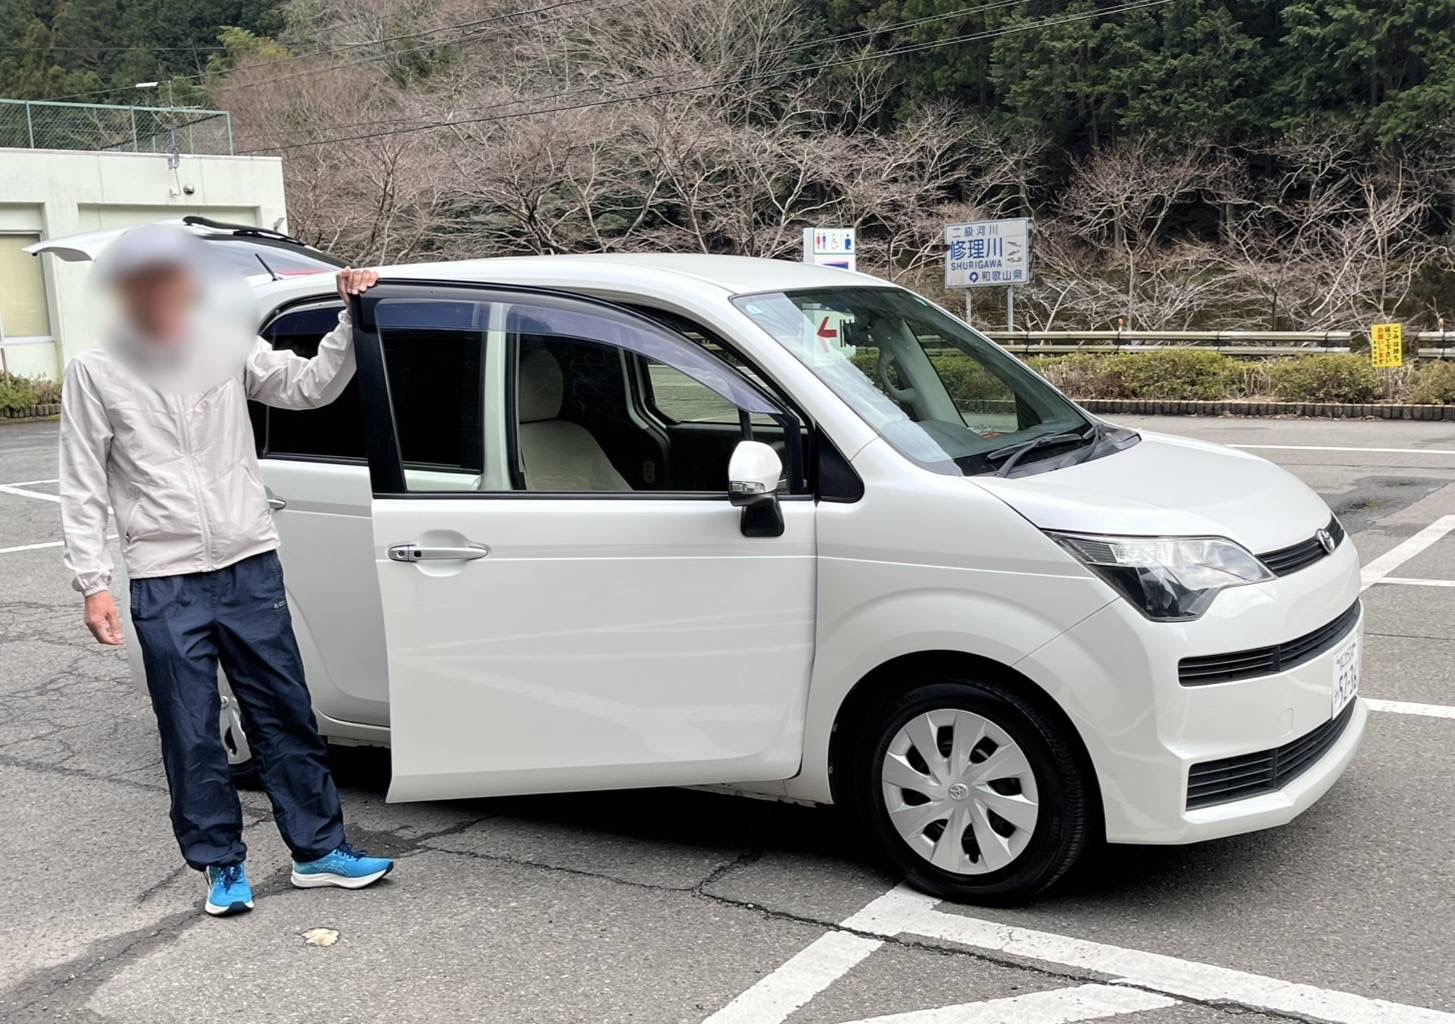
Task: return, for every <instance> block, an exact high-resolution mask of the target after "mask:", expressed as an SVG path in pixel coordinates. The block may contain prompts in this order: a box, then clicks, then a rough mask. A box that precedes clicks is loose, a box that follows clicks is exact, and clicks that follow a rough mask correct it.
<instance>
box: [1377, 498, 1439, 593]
mask: <svg viewBox="0 0 1455 1024" xmlns="http://www.w3.org/2000/svg"><path fill="white" fill-rule="evenodd" d="M1451 530H1455V515H1450V516H1441V517H1440V518H1439V519H1436V520H1435V521H1434V522H1433V523H1431V524H1430V525H1429V526H1427V527H1425V528H1424V529H1423V530H1421V531H1420V532H1419V533H1417V534H1415V535H1414V536H1413V537H1406V538H1405V539H1404V540H1402V541H1400V542H1399V543H1398V544H1396V545H1395V546H1394V547H1393V548H1391V549H1390V550H1388V551H1386V552H1385V553H1384V554H1382V555H1380V556H1379V557H1378V558H1376V559H1374V561H1372V562H1370V563H1369V564H1368V565H1366V566H1364V568H1362V569H1360V570H1359V589H1360V590H1368V589H1369V588H1370V587H1372V586H1374V584H1376V583H1378V582H1380V581H1381V580H1382V579H1384V578H1385V577H1386V576H1388V575H1389V574H1390V573H1392V572H1394V570H1396V569H1398V568H1399V567H1400V566H1401V565H1403V564H1404V563H1406V562H1408V561H1409V560H1410V559H1411V558H1414V557H1415V556H1416V555H1418V554H1419V553H1420V552H1421V551H1423V550H1425V548H1427V547H1429V546H1430V545H1431V544H1433V543H1435V541H1437V540H1439V539H1440V538H1441V537H1443V536H1445V534H1447V533H1449V532H1450V531H1451Z"/></svg>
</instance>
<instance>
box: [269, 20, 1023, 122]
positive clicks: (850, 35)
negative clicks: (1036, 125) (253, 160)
mask: <svg viewBox="0 0 1455 1024" xmlns="http://www.w3.org/2000/svg"><path fill="white" fill-rule="evenodd" d="M628 2H630V0H628ZM1026 2H1027V0H990V2H988V3H981V4H975V5H973V6H970V7H961V8H959V9H958V10H954V11H946V12H945V13H943V14H935V15H930V16H928V17H924V18H916V19H914V20H912V21H903V22H899V23H897V24H891V25H881V26H879V27H878V28H872V29H860V30H857V31H854V32H844V33H841V34H840V35H836V36H826V37H825V38H823V39H815V40H811V41H808V42H804V43H795V44H794V45H792V46H785V47H782V48H780V49H776V50H769V51H768V52H766V53H764V54H762V56H763V57H764V58H772V57H780V56H783V55H785V54H790V53H798V52H801V51H803V50H807V49H816V48H818V47H821V46H828V45H830V44H833V43H840V42H846V41H849V40H853V39H859V38H862V37H864V36H871V35H884V34H887V33H890V32H901V31H903V30H904V29H907V28H917V27H919V26H921V25H926V24H929V23H931V22H936V21H946V20H948V19H951V18H957V17H968V16H969V15H972V14H980V13H983V12H985V11H990V10H997V9H1000V8H1004V7H1017V6H1019V5H1021V4H1024V3H1026ZM614 6H617V7H620V6H623V4H616V5H614ZM604 9H605V10H610V9H611V8H604ZM683 75H684V72H682V71H680V70H679V71H667V72H662V73H660V74H655V75H645V76H643V77H640V78H634V79H631V80H629V81H625V82H608V83H605V84H602V85H585V86H577V87H576V88H574V89H565V90H562V91H560V92H553V93H545V94H544V95H541V96H531V97H524V98H521V99H514V100H506V101H504V102H501V103H490V104H485V105H482V106H475V107H461V108H460V109H459V110H456V111H453V114H456V115H458V114H464V113H473V112H477V111H486V110H499V109H501V108H503V107H512V106H519V105H520V104H522V103H540V102H544V101H546V100H557V99H564V98H565V97H567V96H579V95H581V94H582V93H588V92H595V91H598V90H603V89H619V88H621V87H623V86H628V85H644V84H646V83H647V82H657V81H663V80H670V79H675V78H681V77H683ZM406 119H407V117H406V115H400V116H398V117H387V118H375V119H372V120H368V121H347V122H343V123H334V124H315V125H300V126H298V127H296V128H287V129H282V131H284V132H307V131H320V130H327V129H342V128H363V127H368V126H370V125H380V124H397V123H398V122H400V121H403V120H406ZM276 133H277V132H276V130H275V134H276Z"/></svg>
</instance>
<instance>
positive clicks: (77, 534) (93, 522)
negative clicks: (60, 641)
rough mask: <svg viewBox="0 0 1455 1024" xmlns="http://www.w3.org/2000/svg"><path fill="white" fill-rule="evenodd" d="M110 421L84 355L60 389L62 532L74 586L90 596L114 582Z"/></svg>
mask: <svg viewBox="0 0 1455 1024" xmlns="http://www.w3.org/2000/svg"><path fill="white" fill-rule="evenodd" d="M110 453H111V421H110V420H109V419H108V418H107V416H106V408H105V406H104V405H102V403H101V398H100V396H99V395H97V393H96V389H95V386H94V385H93V384H92V382H91V377H90V374H89V373H87V372H86V368H85V366H84V365H83V364H82V361H81V360H79V359H76V360H72V362H71V364H70V365H69V366H68V367H66V376H65V383H64V385H63V387H62V389H61V468H60V474H61V482H60V494H61V536H62V537H63V538H64V540H63V550H64V553H65V560H66V568H68V569H70V570H71V572H72V574H73V575H74V578H73V579H72V581H71V586H73V587H75V588H76V589H77V590H79V591H80V592H81V593H82V594H84V595H86V596H87V597H90V596H91V595H92V594H96V593H100V592H101V591H103V590H105V589H106V588H107V586H109V585H110V583H111V552H110V550H108V548H107V546H106V514H107V513H106V509H107V484H106V464H107V460H108V459H109V457H110Z"/></svg>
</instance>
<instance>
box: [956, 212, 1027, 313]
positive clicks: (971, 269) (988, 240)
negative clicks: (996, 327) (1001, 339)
mask: <svg viewBox="0 0 1455 1024" xmlns="http://www.w3.org/2000/svg"><path fill="white" fill-rule="evenodd" d="M1032 228H1033V225H1032V223H1031V221H1030V219H1029V218H1027V217H1014V218H1011V219H1008V220H981V221H975V222H974V223H971V224H947V225H945V287H946V288H963V289H965V320H966V322H967V323H968V322H969V320H970V295H971V289H974V288H1004V289H1005V313H1006V321H1007V329H1008V330H1012V331H1013V330H1015V286H1016V285H1018V284H1026V283H1027V282H1029V281H1030V280H1031V231H1032Z"/></svg>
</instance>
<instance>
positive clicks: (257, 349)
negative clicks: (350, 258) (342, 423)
mask: <svg viewBox="0 0 1455 1024" xmlns="http://www.w3.org/2000/svg"><path fill="white" fill-rule="evenodd" d="M378 280H379V275H378V274H376V273H374V271H372V270H349V269H345V270H340V271H339V272H338V278H337V283H338V293H339V296H340V297H341V298H342V299H343V300H344V302H345V303H347V302H348V301H349V296H350V295H362V294H363V293H364V292H366V291H368V290H369V289H370V288H371V287H373V285H374V283H375V282H376V281H378ZM353 337H354V335H353V324H352V323H351V322H350V320H349V311H348V307H347V306H345V307H344V311H343V312H342V313H340V314H339V318H338V326H337V327H335V328H334V329H333V330H331V331H329V332H328V333H327V334H326V335H324V336H323V340H322V341H320V342H319V343H318V353H317V355H315V356H314V357H313V358H312V359H305V358H303V357H302V356H300V355H298V354H297V353H295V352H286V351H278V350H276V349H274V348H273V347H272V346H271V345H269V344H268V343H267V342H266V341H263V340H262V339H261V338H259V339H258V343H257V344H256V345H255V346H254V347H253V350H252V352H251V353H250V354H249V356H248V361H247V365H246V367H245V370H244V378H243V379H244V382H245V383H246V385H247V393H248V397H249V398H251V399H253V400H254V401H257V402H262V403H263V404H264V405H271V406H274V407H276V408H279V409H316V408H318V407H319V406H321V405H327V404H328V403H329V402H332V401H333V400H334V399H335V398H337V397H338V396H339V395H340V394H342V393H343V390H344V387H345V386H347V384H348V382H349V380H350V379H352V378H353V376H354V342H353Z"/></svg>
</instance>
